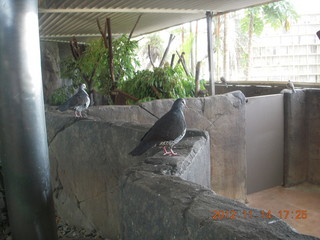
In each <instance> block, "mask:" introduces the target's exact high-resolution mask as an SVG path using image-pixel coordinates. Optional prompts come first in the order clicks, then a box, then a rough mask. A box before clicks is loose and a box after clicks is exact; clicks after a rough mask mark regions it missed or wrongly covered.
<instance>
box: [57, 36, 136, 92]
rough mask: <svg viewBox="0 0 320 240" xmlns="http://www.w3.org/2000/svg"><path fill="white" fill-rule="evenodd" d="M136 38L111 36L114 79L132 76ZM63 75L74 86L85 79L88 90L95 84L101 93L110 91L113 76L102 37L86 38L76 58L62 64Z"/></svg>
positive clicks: (119, 79) (67, 59)
mask: <svg viewBox="0 0 320 240" xmlns="http://www.w3.org/2000/svg"><path fill="white" fill-rule="evenodd" d="M137 47H138V43H137V41H132V40H129V39H128V36H126V35H122V36H121V37H119V38H117V39H115V40H113V43H112V48H113V62H114V75H115V80H116V82H119V83H120V82H122V81H125V80H126V79H129V78H132V77H133V76H134V72H135V69H134V68H135V66H136V65H139V62H138V60H137V58H136V54H135V50H136V48H137ZM61 69H62V77H65V78H69V79H72V80H73V85H74V86H79V84H80V83H82V82H86V83H87V85H90V86H88V87H89V91H91V89H92V88H95V89H96V90H98V91H99V92H101V93H102V94H104V95H110V92H111V90H112V86H113V83H112V79H111V75H110V68H109V52H108V49H106V48H105V47H104V44H103V40H102V39H101V38H100V39H96V40H92V41H90V42H89V44H88V45H87V46H86V49H85V51H84V52H83V54H82V56H81V57H80V58H79V59H78V60H75V59H74V58H71V57H69V58H66V59H64V60H63V62H62V64H61Z"/></svg>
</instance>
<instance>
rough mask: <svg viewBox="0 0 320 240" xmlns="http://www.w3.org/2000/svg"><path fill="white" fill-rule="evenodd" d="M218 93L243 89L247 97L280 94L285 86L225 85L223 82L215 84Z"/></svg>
mask: <svg viewBox="0 0 320 240" xmlns="http://www.w3.org/2000/svg"><path fill="white" fill-rule="evenodd" d="M215 89H216V94H225V93H228V92H233V91H241V92H242V93H243V94H244V95H245V96H246V97H255V96H262V95H270V94H279V93H280V92H281V91H282V90H283V89H284V87H281V86H274V87H271V86H262V85H259V86H249V85H248V86H234V85H229V86H228V87H225V85H222V84H219V83H218V84H216V86H215Z"/></svg>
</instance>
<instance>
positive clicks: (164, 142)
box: [129, 98, 187, 156]
mask: <svg viewBox="0 0 320 240" xmlns="http://www.w3.org/2000/svg"><path fill="white" fill-rule="evenodd" d="M185 106H186V101H185V99H183V98H179V99H177V100H175V102H174V103H173V105H172V107H171V109H170V111H169V112H167V113H166V114H165V115H163V116H162V117H161V118H160V119H158V120H157V121H156V122H155V124H154V125H153V126H152V127H151V128H150V129H149V130H148V131H147V132H146V133H145V134H144V136H143V137H142V138H141V140H140V143H139V144H138V146H137V147H136V148H134V149H133V150H132V151H131V152H130V153H129V154H130V155H132V156H139V155H141V154H143V153H145V152H146V151H147V150H149V149H150V148H152V147H155V146H159V147H162V148H163V155H169V156H176V155H178V154H177V153H175V152H174V151H173V150H172V148H173V146H174V145H176V144H177V143H178V142H180V141H181V139H182V138H183V137H184V135H185V134H186V130H187V125H186V120H185V117H184V114H183V109H184V108H185ZM166 147H169V148H170V150H169V151H167V149H166Z"/></svg>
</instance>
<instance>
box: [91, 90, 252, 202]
mask: <svg viewBox="0 0 320 240" xmlns="http://www.w3.org/2000/svg"><path fill="white" fill-rule="evenodd" d="M186 100H187V108H186V109H185V116H186V121H187V127H188V128H195V129H200V130H205V131H208V132H209V136H210V144H211V148H210V151H211V189H212V190H214V191H215V192H217V193H218V194H221V195H223V196H226V197H230V198H233V199H237V200H240V201H243V202H244V201H245V200H246V171H247V169H246V144H245V98H244V95H243V94H242V93H241V92H239V91H237V92H233V93H228V94H225V95H216V96H213V97H205V98H188V99H186ZM172 103H173V100H172V99H165V100H156V101H152V102H147V103H143V104H141V107H139V106H136V105H134V106H98V107H90V108H89V110H88V115H89V116H93V117H96V118H99V119H101V120H103V121H128V122H135V123H154V122H155V121H156V120H157V119H156V118H155V117H154V116H152V115H151V114H150V113H148V112H147V111H146V110H145V109H147V110H148V111H149V112H151V113H153V114H155V115H156V116H158V117H161V116H162V115H163V114H165V113H166V112H167V111H168V110H169V109H170V108H171V106H172Z"/></svg>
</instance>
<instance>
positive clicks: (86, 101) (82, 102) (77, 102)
mask: <svg viewBox="0 0 320 240" xmlns="http://www.w3.org/2000/svg"><path fill="white" fill-rule="evenodd" d="M85 89H86V85H85V84H81V86H80V87H79V90H78V92H77V93H76V94H75V95H73V96H72V97H71V98H69V99H68V100H67V101H66V102H65V103H63V104H62V105H61V106H60V107H58V108H57V110H59V111H62V112H63V111H66V110H67V109H74V110H75V112H74V114H75V115H76V118H78V117H82V114H81V112H82V111H83V110H85V109H87V108H88V107H89V105H90V98H89V95H88V93H87V92H86V91H85Z"/></svg>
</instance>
